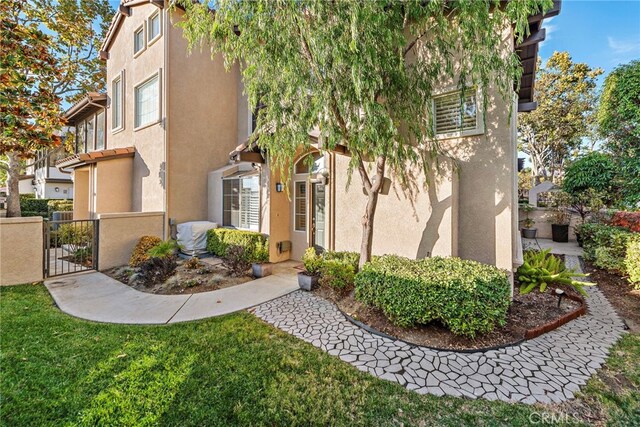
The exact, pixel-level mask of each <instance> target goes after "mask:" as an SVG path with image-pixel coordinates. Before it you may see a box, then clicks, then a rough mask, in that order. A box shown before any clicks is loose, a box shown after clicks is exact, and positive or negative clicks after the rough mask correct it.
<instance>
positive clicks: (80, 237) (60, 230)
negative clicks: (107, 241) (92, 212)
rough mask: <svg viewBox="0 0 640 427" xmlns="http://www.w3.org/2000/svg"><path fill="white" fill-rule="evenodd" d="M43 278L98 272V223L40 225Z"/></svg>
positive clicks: (88, 221) (68, 222)
mask: <svg viewBox="0 0 640 427" xmlns="http://www.w3.org/2000/svg"><path fill="white" fill-rule="evenodd" d="M43 260H44V265H43V270H44V277H53V276H60V275H63V274H71V273H78V272H80V271H87V270H97V269H98V220H97V219H81V220H55V221H44V258H43Z"/></svg>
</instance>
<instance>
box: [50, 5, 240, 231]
mask: <svg viewBox="0 0 640 427" xmlns="http://www.w3.org/2000/svg"><path fill="white" fill-rule="evenodd" d="M168 3H169V2H163V1H149V0H142V1H140V0H130V1H126V0H125V1H123V2H122V4H121V6H120V9H119V12H118V13H117V14H116V16H115V17H114V19H113V21H112V22H111V26H110V28H109V30H108V33H107V36H106V39H105V40H104V43H103V45H102V48H101V53H100V54H101V57H102V58H103V59H104V60H105V61H106V68H107V93H106V94H105V95H99V94H89V95H88V96H87V98H86V99H85V100H82V101H80V103H79V104H76V105H74V106H73V107H72V108H71V109H69V110H68V111H67V113H66V117H67V119H68V120H69V122H70V124H71V125H72V126H75V127H76V132H77V138H78V144H77V154H76V155H74V156H71V157H68V158H67V159H64V160H62V161H61V162H59V163H58V167H60V168H62V169H63V170H67V171H73V177H74V183H75V199H74V217H75V218H77V219H82V218H93V217H96V216H97V215H98V214H100V213H106V212H129V211H131V212H150V211H163V212H166V220H167V225H168V223H169V222H172V223H180V222H185V221H189V220H198V219H204V218H206V217H207V209H208V207H207V205H208V203H207V173H208V172H209V171H211V170H213V169H216V168H219V167H220V166H222V165H224V164H226V163H227V162H228V153H229V151H231V150H232V149H233V147H235V146H237V145H238V144H239V143H240V142H242V141H244V140H246V138H247V136H248V135H249V127H250V126H251V116H250V114H249V113H248V112H247V108H246V101H245V102H244V103H243V104H242V105H241V103H242V99H243V97H242V87H241V86H240V78H239V70H238V69H237V68H234V69H232V70H231V72H227V71H226V70H225V68H224V64H223V60H222V58H221V57H217V58H216V59H215V60H214V61H212V60H211V55H210V53H209V52H208V51H206V52H199V51H194V52H193V53H192V54H191V55H189V54H188V53H187V41H186V40H185V39H184V37H183V36H182V30H181V29H179V28H176V27H175V26H174V25H173V23H172V22H171V20H173V22H176V21H178V20H179V19H181V15H182V14H183V13H184V12H183V11H182V10H180V9H177V10H176V11H174V12H170V11H169V10H168V9H169V8H168V7H167V6H168ZM170 15H171V16H170ZM102 112H104V113H102ZM87 118H89V120H87ZM96 123H97V124H98V126H97V128H98V130H97V131H96V130H94V129H95V126H96ZM103 129H104V133H103V135H104V139H103V138H102V137H99V136H98V135H99V132H102V131H103ZM165 234H167V235H168V234H169V227H165Z"/></svg>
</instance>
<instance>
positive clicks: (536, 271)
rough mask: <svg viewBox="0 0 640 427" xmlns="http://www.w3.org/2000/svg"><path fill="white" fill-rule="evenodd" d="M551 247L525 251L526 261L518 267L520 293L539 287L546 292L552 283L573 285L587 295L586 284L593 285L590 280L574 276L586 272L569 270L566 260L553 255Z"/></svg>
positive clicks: (581, 275)
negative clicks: (542, 249) (580, 279)
mask: <svg viewBox="0 0 640 427" xmlns="http://www.w3.org/2000/svg"><path fill="white" fill-rule="evenodd" d="M550 252H551V249H546V250H544V251H525V253H524V263H523V264H522V265H521V266H520V267H519V268H518V271H517V279H518V281H519V282H520V293H521V294H528V293H529V292H531V291H533V290H534V289H536V288H538V289H539V290H540V292H544V291H545V290H546V289H547V286H548V285H550V284H555V285H568V286H572V287H573V288H574V289H575V290H576V291H578V292H580V293H581V294H582V295H585V296H586V292H585V291H584V286H592V285H594V284H593V283H590V282H579V281H577V280H574V277H586V274H580V273H576V272H575V271H574V270H567V267H566V266H565V264H564V262H563V261H562V260H561V259H560V258H559V257H556V256H553V255H551V253H550Z"/></svg>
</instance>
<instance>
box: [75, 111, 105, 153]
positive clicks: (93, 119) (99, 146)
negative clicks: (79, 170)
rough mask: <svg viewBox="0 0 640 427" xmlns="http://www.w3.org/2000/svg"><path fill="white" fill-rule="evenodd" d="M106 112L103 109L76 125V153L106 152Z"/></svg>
mask: <svg viewBox="0 0 640 427" xmlns="http://www.w3.org/2000/svg"><path fill="white" fill-rule="evenodd" d="M104 118H105V111H104V110H103V109H101V110H99V111H97V112H95V113H92V114H91V115H90V116H87V117H85V118H84V119H82V120H81V121H78V122H77V123H76V152H77V153H89V152H91V151H97V150H104V148H105V145H106V138H105V120H104Z"/></svg>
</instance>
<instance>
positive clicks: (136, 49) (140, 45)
mask: <svg viewBox="0 0 640 427" xmlns="http://www.w3.org/2000/svg"><path fill="white" fill-rule="evenodd" d="M145 47H147V46H146V40H145V36H144V25H140V27H138V29H136V30H135V31H134V32H133V54H134V55H136V54H139V53H141V52H142V51H143V50H144V49H145Z"/></svg>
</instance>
